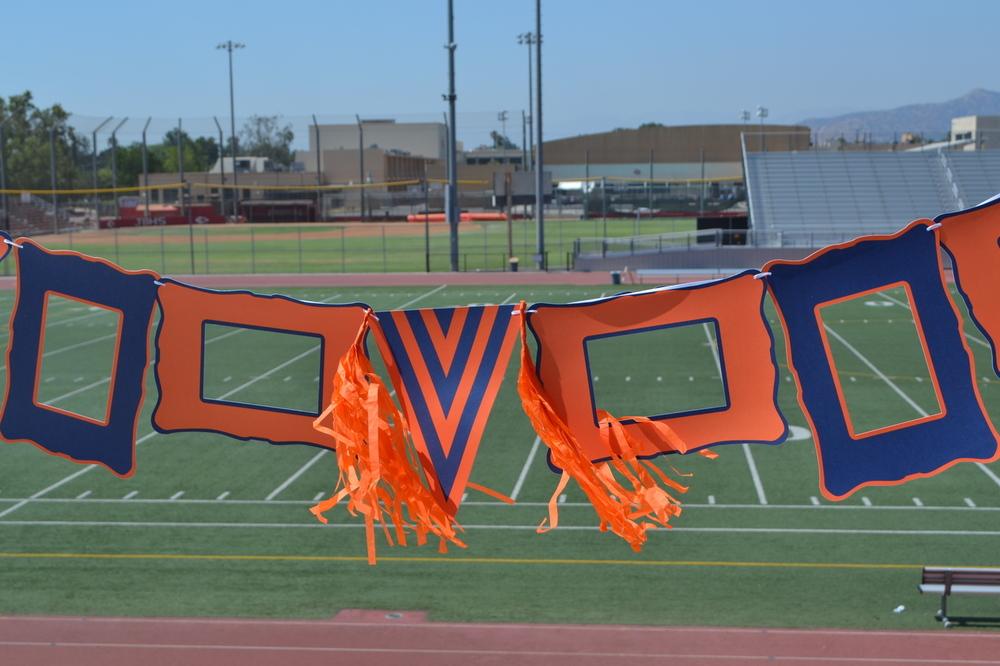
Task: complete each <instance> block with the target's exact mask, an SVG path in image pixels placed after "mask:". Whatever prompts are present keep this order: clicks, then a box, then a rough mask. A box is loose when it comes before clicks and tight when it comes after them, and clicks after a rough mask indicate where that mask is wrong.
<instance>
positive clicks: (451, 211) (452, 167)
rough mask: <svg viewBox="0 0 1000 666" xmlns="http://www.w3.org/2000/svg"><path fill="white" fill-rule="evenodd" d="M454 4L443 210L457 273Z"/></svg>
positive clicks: (450, 3)
mask: <svg viewBox="0 0 1000 666" xmlns="http://www.w3.org/2000/svg"><path fill="white" fill-rule="evenodd" d="M457 46H458V45H457V44H455V2H454V0H448V43H447V44H445V46H444V47H445V49H447V50H448V94H447V95H443V97H444V99H445V101H447V102H448V192H447V196H446V197H445V204H446V205H445V209H446V211H447V213H448V236H449V241H450V245H451V253H450V254H451V270H452V271H456V272H457V271H458V217H459V213H458V160H457V157H456V150H455V144H456V133H455V100H456V99H457V97H458V96H457V95H456V94H455V49H456V48H457Z"/></svg>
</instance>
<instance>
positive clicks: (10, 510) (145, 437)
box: [0, 329, 319, 518]
mask: <svg viewBox="0 0 1000 666" xmlns="http://www.w3.org/2000/svg"><path fill="white" fill-rule="evenodd" d="M241 330H243V329H241ZM222 337H223V336H219V337H216V338H213V339H212V340H206V341H205V344H209V343H211V342H214V341H215V340H219V339H220V338H222ZM318 348H319V346H318V345H317V346H316V347H313V348H312V349H310V350H308V351H306V352H303V353H301V354H298V355H297V356H295V357H294V358H292V359H289V360H288V361H285V362H284V363H281V364H280V365H278V366H275V367H274V368H271V369H270V370H268V371H267V372H265V373H264V374H262V375H259V376H257V377H254V378H253V379H251V380H249V381H247V382H245V383H243V384H242V385H240V386H238V387H236V388H235V389H233V390H232V391H229V392H227V393H225V394H223V395H221V396H219V398H218V399H219V400H224V399H226V398H228V397H229V396H231V395H233V394H234V393H236V392H237V391H240V390H242V389H244V388H247V387H248V386H251V385H252V384H255V383H256V382H258V381H260V380H261V379H264V378H265V377H267V376H269V375H271V374H273V373H275V372H277V371H278V370H281V369H282V368H284V367H285V366H287V365H290V364H292V363H294V362H295V361H298V360H299V359H301V358H302V357H303V356H306V355H307V354H311V353H313V352H314V351H316V349H318ZM107 381H110V380H109V379H106V380H104V382H107ZM96 385H97V384H95V386H96ZM83 388H87V387H83ZM81 390H82V389H77V390H76V391H71V393H79V392H80V391H81ZM64 397H68V394H67V396H59V397H58V398H56V399H55V400H52V401H50V404H51V402H55V401H56V400H61V399H62V398H64ZM157 434H159V433H157V432H156V431H155V430H154V431H153V432H150V433H147V434H145V435H143V436H142V437H140V438H139V439H138V440H136V445H137V446H138V445H139V444H142V443H143V442H145V441H146V440H148V439H152V438H153V437H156V435H157ZM95 467H97V465H93V464H91V465H87V466H85V467H82V468H80V469H78V470H76V471H75V472H73V473H72V474H69V475H67V476H65V477H63V478H62V479H60V480H59V481H56V482H55V483H53V484H52V485H50V486H47V487H45V488H42V489H41V490H39V491H38V492H37V493H35V494H34V495H31V496H30V497H26V498H25V499H23V500H21V501H19V502H18V503H17V504H14V505H13V506H10V507H8V508H6V509H4V510H3V511H0V518H3V517H4V516H8V515H10V514H11V513H13V512H15V511H17V510H18V509H20V508H21V507H22V506H24V505H25V504H27V503H28V502H31V501H34V500H36V499H39V498H40V497H43V496H44V495H47V494H48V493H50V492H52V491H53V490H55V489H57V488H59V487H61V486H63V485H65V484H67V483H69V482H70V481H72V480H74V479H76V478H77V477H79V476H82V475H83V474H86V473H87V472H89V471H90V470H92V469H94V468H95Z"/></svg>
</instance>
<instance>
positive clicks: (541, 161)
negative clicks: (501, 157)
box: [535, 0, 548, 270]
mask: <svg viewBox="0 0 1000 666" xmlns="http://www.w3.org/2000/svg"><path fill="white" fill-rule="evenodd" d="M535 67H536V69H537V71H536V73H535V151H536V154H535V220H536V226H535V232H536V233H535V238H536V240H537V242H538V243H537V244H538V247H537V250H538V262H537V264H538V268H539V270H545V269H546V268H548V267H547V266H546V261H545V191H544V189H543V188H544V182H543V179H542V172H543V171H544V169H545V158H544V156H543V155H542V136H543V135H542V0H535Z"/></svg>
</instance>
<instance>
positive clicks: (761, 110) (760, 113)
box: [757, 105, 768, 152]
mask: <svg viewBox="0 0 1000 666" xmlns="http://www.w3.org/2000/svg"><path fill="white" fill-rule="evenodd" d="M767 114H768V110H767V107H766V106H760V105H757V118H759V119H760V146H761V150H763V151H764V152H767V136H766V135H765V134H764V119H765V118H767Z"/></svg>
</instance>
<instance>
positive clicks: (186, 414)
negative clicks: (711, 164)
mask: <svg viewBox="0 0 1000 666" xmlns="http://www.w3.org/2000/svg"><path fill="white" fill-rule="evenodd" d="M998 238H1000V201H998V200H990V201H989V202H986V203H984V204H981V205H980V206H977V207H974V208H972V209H969V210H965V211H960V212H958V213H950V214H947V215H942V216H940V217H938V218H937V219H936V220H935V221H934V222H933V223H932V222H931V221H930V220H919V221H917V222H913V223H911V224H910V225H908V226H907V227H905V228H904V229H902V230H900V231H899V232H897V233H895V234H891V235H885V236H865V237H861V238H858V239H855V240H854V241H850V242H848V243H841V244H838V245H834V246H830V247H828V248H824V249H822V250H819V251H817V252H815V253H814V254H812V255H810V256H809V257H807V258H806V259H803V260H801V261H772V262H769V263H768V264H767V265H766V266H765V267H764V269H763V271H761V272H758V271H752V270H751V271H744V272H742V273H738V274H736V275H734V276H731V277H729V278H723V279H721V280H715V281H709V282H702V283H691V284H685V285H678V286H676V287H670V288H661V289H652V290H647V291H645V292H638V293H633V294H628V295H621V296H615V297H611V298H607V299H595V300H593V301H584V302H580V303H575V304H565V305H553V304H544V303H543V304H538V305H536V306H532V307H531V308H528V307H526V305H525V304H524V303H522V304H521V305H519V306H517V307H516V308H514V307H513V306H490V307H488V308H486V307H482V306H471V307H468V308H446V309H437V310H423V311H420V310H418V311H398V312H385V313H380V314H379V315H378V317H376V316H375V315H374V314H373V313H372V312H371V309H370V308H369V307H368V306H365V305H363V304H360V303H355V304H345V305H324V304H317V303H308V302H303V301H296V300H295V299H290V298H286V297H283V296H262V295H257V294H253V293H251V292H215V291H212V290H206V289H201V288H198V287H192V286H190V285H184V284H182V283H179V282H177V281H174V280H170V279H163V280H160V278H159V276H158V275H157V274H156V273H154V272H152V271H126V270H124V269H122V268H120V267H118V266H115V265H114V264H112V263H110V262H108V261H106V260H103V259H99V258H94V257H88V256H86V255H82V254H80V253H77V252H72V251H51V250H46V249H45V248H44V247H43V246H41V245H39V244H38V243H36V242H34V241H32V240H30V239H18V241H16V242H15V241H13V240H11V238H10V237H9V236H8V235H6V234H4V233H2V232H0V240H2V247H0V249H2V254H0V260H2V259H3V258H4V257H6V255H7V254H9V253H11V252H13V253H14V255H15V259H16V262H17V294H16V299H15V306H14V309H13V311H12V313H11V318H10V339H9V342H8V349H7V357H6V362H7V372H8V384H7V387H6V392H5V396H4V403H3V410H2V414H0V434H2V436H3V438H4V439H5V440H7V441H17V440H21V441H28V442H31V443H32V444H34V445H36V446H38V447H39V448H42V449H44V450H46V451H47V452H49V453H52V454H53V455H57V456H61V457H65V458H68V459H70V460H74V461H76V462H86V463H98V464H101V465H103V466H105V467H107V468H108V469H110V470H111V471H112V472H114V473H115V474H117V475H119V476H129V475H130V474H132V473H133V471H134V467H135V460H134V447H135V433H136V428H137V425H138V415H139V412H140V409H141V406H142V400H143V391H144V389H143V386H144V381H143V375H144V371H145V367H146V365H147V364H148V337H149V330H150V327H151V324H152V319H153V314H154V306H155V305H157V304H158V305H159V307H160V310H161V312H162V319H161V325H160V328H159V329H158V332H157V337H156V347H157V359H158V362H157V367H156V376H157V386H158V389H159V393H160V395H159V399H158V404H157V408H156V411H155V413H154V417H153V421H154V426H155V427H156V428H157V429H158V430H160V431H161V432H172V431H177V430H211V431H215V432H220V433H222V434H226V435H229V436H232V437H237V438H240V439H259V440H264V441H267V442H272V443H305V444H312V445H316V446H322V447H326V448H332V449H334V450H335V452H336V456H337V462H338V467H339V477H338V483H337V486H336V488H335V489H334V492H333V494H332V496H331V497H330V499H328V500H326V501H324V502H321V503H319V504H317V505H316V506H314V507H313V508H312V512H313V513H314V514H315V515H316V516H317V518H318V519H320V520H321V521H323V522H325V521H326V518H325V516H324V514H325V513H326V512H328V511H329V510H331V509H332V508H333V507H334V506H335V505H336V504H337V503H339V502H340V501H341V500H344V499H347V509H348V511H349V512H350V513H351V514H353V515H357V514H361V515H362V516H363V519H364V521H365V527H366V542H367V547H368V553H369V561H370V562H371V563H374V562H375V540H374V538H375V537H374V535H375V523H376V522H378V523H379V524H380V525H381V526H382V530H383V533H384V535H385V537H386V539H387V540H388V541H389V543H390V544H392V543H394V542H395V543H399V544H401V545H405V544H406V543H407V531H410V530H412V531H413V533H414V535H415V537H416V541H417V543H418V544H422V543H424V542H425V541H426V539H427V537H428V536H432V535H433V536H436V537H438V539H439V541H440V548H441V550H444V549H446V547H447V545H448V544H449V543H451V544H453V545H456V546H459V547H465V544H464V543H463V542H462V540H461V539H460V538H459V536H458V535H459V533H460V532H461V531H462V530H461V526H460V524H459V523H458V522H457V521H456V520H455V513H456V511H457V509H458V506H459V504H460V502H461V496H462V494H463V493H462V491H463V488H466V487H468V488H476V489H481V490H484V491H485V492H488V493H490V494H493V495H494V496H497V497H499V498H500V499H507V500H509V498H504V497H503V496H502V495H499V493H495V492H493V491H489V490H488V489H483V488H482V487H480V486H477V485H476V484H472V483H470V482H469V481H468V477H469V472H470V471H471V468H472V461H473V459H474V457H475V453H476V449H477V447H478V443H479V438H480V437H481V435H482V428H483V426H484V425H485V420H486V418H487V417H488V415H489V412H490V408H491V407H492V403H493V401H494V399H495V397H496V392H497V390H498V389H499V385H500V382H501V381H502V377H503V374H504V368H505V367H506V364H507V359H508V358H509V356H510V353H511V350H512V346H513V342H514V337H515V336H516V335H517V331H518V330H519V332H520V339H521V351H520V359H521V367H520V372H519V375H518V392H519V394H520V396H521V399H522V406H523V407H524V410H525V413H526V414H527V415H528V417H529V419H530V421H531V423H532V425H533V427H534V428H535V430H536V432H537V433H538V435H539V437H540V438H541V440H542V441H544V442H545V444H546V445H547V447H548V448H549V451H550V453H549V455H550V463H551V464H552V465H553V466H554V467H556V468H558V469H557V470H556V471H558V472H560V477H559V481H558V483H557V486H556V490H555V493H554V494H553V496H552V499H551V500H550V502H549V515H548V517H547V518H546V519H545V520H543V521H542V524H541V525H540V526H539V528H538V531H539V532H545V531H548V530H550V529H552V528H554V527H556V526H557V525H558V503H557V499H558V497H559V495H560V494H561V493H562V492H563V490H564V489H565V487H566V485H567V484H568V482H569V481H570V480H571V479H572V480H575V481H576V482H577V483H578V484H579V485H580V487H581V489H582V490H583V492H584V493H585V495H586V496H587V498H588V499H589V500H590V502H591V503H592V504H593V505H594V507H595V509H596V510H597V514H598V517H599V520H600V524H601V529H602V530H610V531H612V532H614V533H615V534H617V535H619V536H620V537H621V538H623V539H624V540H625V541H626V542H627V543H629V545H630V546H631V547H632V548H633V549H635V550H639V549H640V548H641V547H642V545H643V544H644V543H645V541H646V538H647V537H646V533H647V531H648V530H649V529H652V528H654V527H669V526H670V521H671V519H673V518H675V517H677V516H679V515H680V513H681V504H680V501H679V500H678V499H677V495H679V494H682V493H684V492H685V491H686V490H687V488H686V487H685V486H684V485H683V484H681V483H679V482H678V481H676V480H674V479H671V478H670V477H669V476H667V475H666V474H665V473H664V472H663V471H662V470H660V469H659V468H658V467H656V466H655V465H653V464H652V463H651V462H650V461H648V460H645V459H644V458H647V457H650V456H655V455H662V454H669V453H674V454H686V453H690V452H695V451H698V452H699V453H701V454H703V455H706V456H707V457H714V456H715V454H714V453H712V452H711V451H710V450H709V449H708V448H706V447H711V446H715V445H718V444H723V443H727V442H747V441H750V442H762V443H778V442H780V441H782V440H783V439H784V437H785V433H786V431H787V425H786V421H785V418H784V416H783V415H782V414H781V412H780V410H779V408H778V406H777V400H776V397H777V393H776V392H777V364H776V361H775V359H774V355H773V354H774V338H773V334H772V332H771V329H770V327H769V326H768V325H767V322H766V320H765V319H764V318H763V312H762V305H763V294H764V290H765V289H766V290H767V292H768V293H770V295H771V297H772V299H773V300H774V302H775V304H776V309H777V312H778V315H779V319H780V320H781V325H782V328H783V330H784V333H785V337H786V341H787V350H786V351H787V355H788V362H789V367H790V369H791V370H792V375H793V376H794V378H795V383H796V387H797V393H798V400H799V404H800V406H801V408H802V411H803V413H804V414H805V416H806V418H807V419H808V420H809V422H810V424H811V425H812V429H813V438H814V442H815V445H816V450H817V458H818V461H819V470H820V487H821V491H822V493H823V494H824V496H826V497H827V498H829V499H833V500H839V499H843V498H845V497H847V496H849V495H850V494H851V493H853V492H855V491H857V490H858V489H859V488H862V487H865V486H868V485H895V484H899V483H904V482H906V481H907V480H909V479H912V478H921V477H926V476H931V475H934V474H937V473H939V472H941V471H943V470H945V469H947V468H949V467H951V466H952V465H954V464H956V463H958V462H962V461H976V462H992V461H995V460H997V459H998V458H1000V436H998V434H997V432H996V430H995V428H994V426H993V424H992V423H991V422H990V420H989V415H988V414H987V413H986V410H985V408H984V406H983V403H982V398H981V396H980V394H979V390H978V387H977V386H976V382H975V374H974V371H975V368H974V363H973V358H972V355H971V351H970V350H969V348H968V345H967V344H966V343H965V340H964V337H963V331H962V321H961V316H960V313H959V311H958V309H957V307H956V306H955V303H954V302H953V300H952V298H951V296H950V294H949V293H948V290H947V288H946V286H945V281H944V275H943V267H942V265H941V262H940V255H939V249H944V250H945V251H946V252H947V253H948V255H949V256H950V257H951V260H952V263H953V266H954V272H955V278H956V283H957V285H958V288H959V292H960V293H961V294H962V297H963V298H964V299H965V300H966V303H967V305H968V308H969V312H970V315H971V316H972V319H973V321H974V323H975V324H976V325H977V326H978V327H979V328H980V330H981V331H982V332H983V333H984V335H985V336H986V337H987V340H988V341H989V345H990V347H991V350H992V353H993V365H994V370H995V371H996V372H997V374H1000V367H998V362H997V356H998V354H997V340H998V339H1000V338H998V336H1000V298H998V297H997V296H996V291H995V284H996V283H997V280H998V279H1000V268H998V267H1000V261H998V258H1000V257H998V256H997V253H998V252H1000V250H998ZM897 286H898V287H901V288H903V289H905V290H906V293H907V297H908V299H909V301H910V305H909V306H908V307H911V309H912V311H913V320H914V323H915V326H916V327H917V331H918V336H919V338H920V340H921V344H922V346H923V349H924V353H925V358H926V360H927V365H928V368H929V370H930V372H931V376H932V381H933V384H934V388H935V391H936V395H937V399H938V403H939V407H940V410H939V412H938V413H936V414H928V415H926V416H925V417H921V418H919V419H915V420H912V421H908V422H904V423H900V424H896V425H893V426H889V427H886V428H880V429H876V430H874V431H871V432H861V433H859V432H856V431H855V429H854V427H853V424H852V422H851V420H850V414H849V413H848V410H847V405H846V402H845V401H844V396H843V392H842V390H841V389H840V387H839V379H838V375H837V372H836V369H835V365H834V362H833V358H832V356H831V352H830V342H829V339H828V337H827V331H826V330H825V327H824V325H823V320H822V315H821V310H822V308H824V307H827V306H828V305H831V304H834V303H837V302H841V301H844V300H849V299H852V298H856V297H858V296H860V295H864V294H866V293H873V292H877V291H879V290H883V289H887V288H891V287H897ZM730 292H731V293H730ZM52 296H59V297H63V298H69V299H73V300H78V301H80V302H83V303H85V304H87V305H88V306H89V307H91V308H103V309H106V310H110V311H112V312H115V313H117V315H118V317H119V322H118V329H117V334H116V348H115V362H114V366H113V369H112V372H111V377H109V379H108V380H107V381H108V384H109V388H108V405H107V410H106V413H105V415H104V417H103V418H91V417H86V416H82V415H79V414H74V413H72V412H67V411H65V410H62V409H60V408H58V407H55V406H53V405H51V404H45V403H42V402H40V401H39V400H38V398H37V394H38V382H39V374H40V371H41V359H42V356H43V354H44V346H45V343H44V332H45V312H46V308H47V302H48V299H49V298H50V297H52ZM597 312H601V313H602V314H601V315H600V316H598V317H592V316H591V315H592V314H593V313H597ZM379 319H381V320H382V321H381V323H380V322H379ZM207 322H221V323H222V324H224V325H231V326H234V327H246V328H263V329H265V330H273V331H278V332H283V333H293V334H300V335H310V336H314V337H316V338H317V340H319V341H320V344H321V345H322V346H323V350H322V352H321V356H322V359H323V371H322V373H321V388H320V399H321V406H322V405H326V407H325V409H323V410H322V412H321V413H319V414H318V415H317V414H316V413H312V414H308V413H305V412H296V411H295V410H280V409H271V408H262V407H260V406H257V405H243V404H233V403H223V404H217V403H218V402H219V401H217V400H216V401H213V400H211V399H207V400H206V399H205V396H203V395H202V386H201V383H200V382H201V381H202V380H203V377H202V374H203V368H202V362H201V358H202V353H203V351H202V349H203V346H204V342H205V340H204V327H205V324H206V323H207ZM727 322H728V323H727ZM691 324H697V325H703V326H709V325H711V326H712V327H714V330H715V334H716V337H715V339H716V340H717V344H718V347H719V352H718V353H719V358H718V360H719V364H720V365H719V372H720V375H721V378H722V381H723V383H724V386H725V389H724V390H725V396H726V397H725V404H724V405H723V406H722V407H719V408H712V409H704V410H695V411H694V412H687V413H679V414H673V413H671V412H670V409H669V407H670V406H669V405H665V406H664V407H665V410H664V412H663V413H661V414H653V415H648V416H622V417H615V416H613V415H611V414H609V413H608V412H607V411H606V410H603V409H601V408H599V406H598V405H597V404H596V402H595V399H594V395H593V390H592V387H590V381H589V369H588V359H587V347H586V346H587V341H588V339H591V338H597V337H602V336H609V335H624V334H628V333H635V332H637V331H642V330H648V329H651V328H652V329H655V328H664V327H670V326H682V325H691ZM529 327H530V328H531V329H532V333H533V334H534V335H535V337H536V339H537V340H538V343H539V344H538V347H539V349H538V361H537V365H536V361H534V360H533V359H532V358H531V355H530V352H529V345H528V328H529ZM369 330H372V331H374V332H375V336H376V341H377V342H378V343H379V348H380V349H381V351H382V354H383V357H384V358H385V359H386V361H387V366H388V368H389V373H390V377H391V379H392V382H393V384H394V385H395V387H396V390H397V391H398V393H399V399H400V402H401V404H402V405H403V410H402V411H401V410H400V409H399V408H398V407H397V406H396V404H395V402H394V401H393V400H392V397H391V395H390V394H389V392H387V391H386V386H385V383H384V382H383V381H382V380H381V379H380V378H379V377H378V375H377V374H376V373H375V371H374V368H373V366H372V365H371V361H370V360H369V358H368V355H367V351H366V348H365V339H366V336H367V333H368V331H369ZM706 330H708V329H707V328H706ZM734 332H735V333H734ZM733 339H736V340H738V341H739V347H738V348H737V347H735V346H734V345H733V343H732V340H733ZM470 341H472V342H471V343H470ZM711 342H712V340H711V336H709V343H710V344H711ZM588 387H590V393H589V398H588V397H587V396H584V399H581V398H580V395H579V391H581V390H583V391H585V392H586V390H587V388H588ZM751 389H752V390H751ZM216 407H219V408H224V409H227V410H236V411H233V412H232V413H228V412H227V413H225V414H223V415H221V416H220V414H214V413H212V412H213V408H216ZM293 412H294V413H293ZM404 412H405V414H406V415H405V416H404ZM411 427H412V428H414V429H413V430H411ZM682 476H685V475H682Z"/></svg>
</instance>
